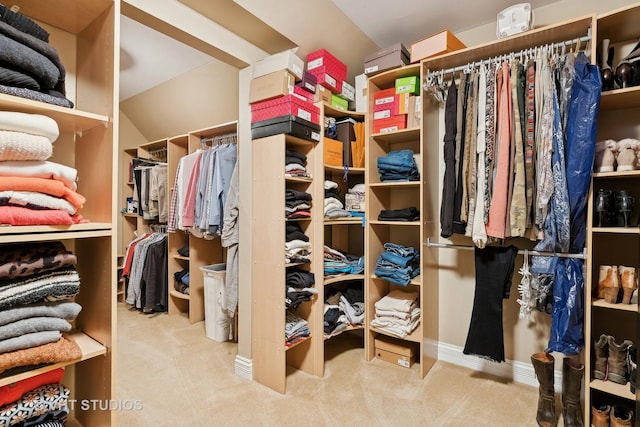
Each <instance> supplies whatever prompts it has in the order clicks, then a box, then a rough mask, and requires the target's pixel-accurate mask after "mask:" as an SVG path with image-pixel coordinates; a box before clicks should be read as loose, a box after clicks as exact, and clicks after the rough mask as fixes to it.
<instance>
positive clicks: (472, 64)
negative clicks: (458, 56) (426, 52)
mask: <svg viewBox="0 0 640 427" xmlns="http://www.w3.org/2000/svg"><path fill="white" fill-rule="evenodd" d="M588 41H591V29H589V32H588V33H587V35H586V36H582V37H577V38H575V39H573V40H565V41H562V42H556V43H550V44H546V45H539V46H534V47H530V48H527V49H522V50H520V51H519V52H510V53H504V54H502V55H496V56H494V57H492V58H486V59H480V60H478V61H471V62H469V63H467V64H465V65H458V66H456V67H451V68H445V69H443V70H427V73H428V74H429V73H430V74H433V75H436V76H437V75H440V76H444V75H445V74H451V73H456V72H458V71H467V70H469V71H470V70H471V69H472V68H476V67H477V66H480V65H481V64H488V63H490V62H491V61H495V60H498V59H499V60H505V59H511V58H518V59H522V57H523V56H526V55H530V56H531V55H532V54H533V53H534V52H537V51H538V50H539V49H544V48H545V47H546V48H547V49H551V50H554V49H558V48H562V47H566V46H571V45H572V44H574V43H580V45H582V43H585V42H588Z"/></svg>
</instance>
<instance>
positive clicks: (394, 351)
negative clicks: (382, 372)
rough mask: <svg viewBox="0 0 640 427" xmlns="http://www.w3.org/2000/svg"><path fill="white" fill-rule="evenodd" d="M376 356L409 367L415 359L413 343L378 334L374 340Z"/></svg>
mask: <svg viewBox="0 0 640 427" xmlns="http://www.w3.org/2000/svg"><path fill="white" fill-rule="evenodd" d="M374 346H375V352H376V358H378V359H381V360H384V361H385V362H389V363H393V364H394V365H399V366H402V367H403V368H410V367H411V366H412V365H413V362H414V359H415V347H416V346H415V343H411V342H407V341H402V340H398V339H394V338H391V337H386V336H383V335H379V336H378V337H377V338H376V339H375V340H374Z"/></svg>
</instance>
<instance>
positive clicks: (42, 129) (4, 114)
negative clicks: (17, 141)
mask: <svg viewBox="0 0 640 427" xmlns="http://www.w3.org/2000/svg"><path fill="white" fill-rule="evenodd" d="M1 23H2V22H0V24H1ZM0 129H2V130H12V131H15V132H25V133H30V134H32V135H40V136H45V137H47V139H48V140H49V141H50V142H51V143H54V142H55V141H56V139H58V136H59V135H60V130H59V128H58V123H57V122H56V121H55V120H53V119H52V118H51V117H48V116H44V115H42V114H29V113H19V112H17V111H0Z"/></svg>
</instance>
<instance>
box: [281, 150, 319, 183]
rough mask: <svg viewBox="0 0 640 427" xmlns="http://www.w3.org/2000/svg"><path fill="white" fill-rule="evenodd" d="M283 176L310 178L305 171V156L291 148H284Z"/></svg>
mask: <svg viewBox="0 0 640 427" xmlns="http://www.w3.org/2000/svg"><path fill="white" fill-rule="evenodd" d="M284 176H285V177H287V178H312V175H311V174H310V173H309V172H308V171H307V156H305V155H304V154H302V153H298V152H297V151H293V150H285V157H284Z"/></svg>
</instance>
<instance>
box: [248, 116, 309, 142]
mask: <svg viewBox="0 0 640 427" xmlns="http://www.w3.org/2000/svg"><path fill="white" fill-rule="evenodd" d="M281 133H285V134H289V135H293V136H296V137H298V138H303V139H307V140H309V141H313V142H320V125H317V124H315V123H311V122H309V121H307V120H304V119H301V118H300V117H297V116H294V115H285V116H280V117H274V118H271V119H267V120H262V121H259V122H254V123H251V139H259V138H264V137H267V136H272V135H278V134H281Z"/></svg>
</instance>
